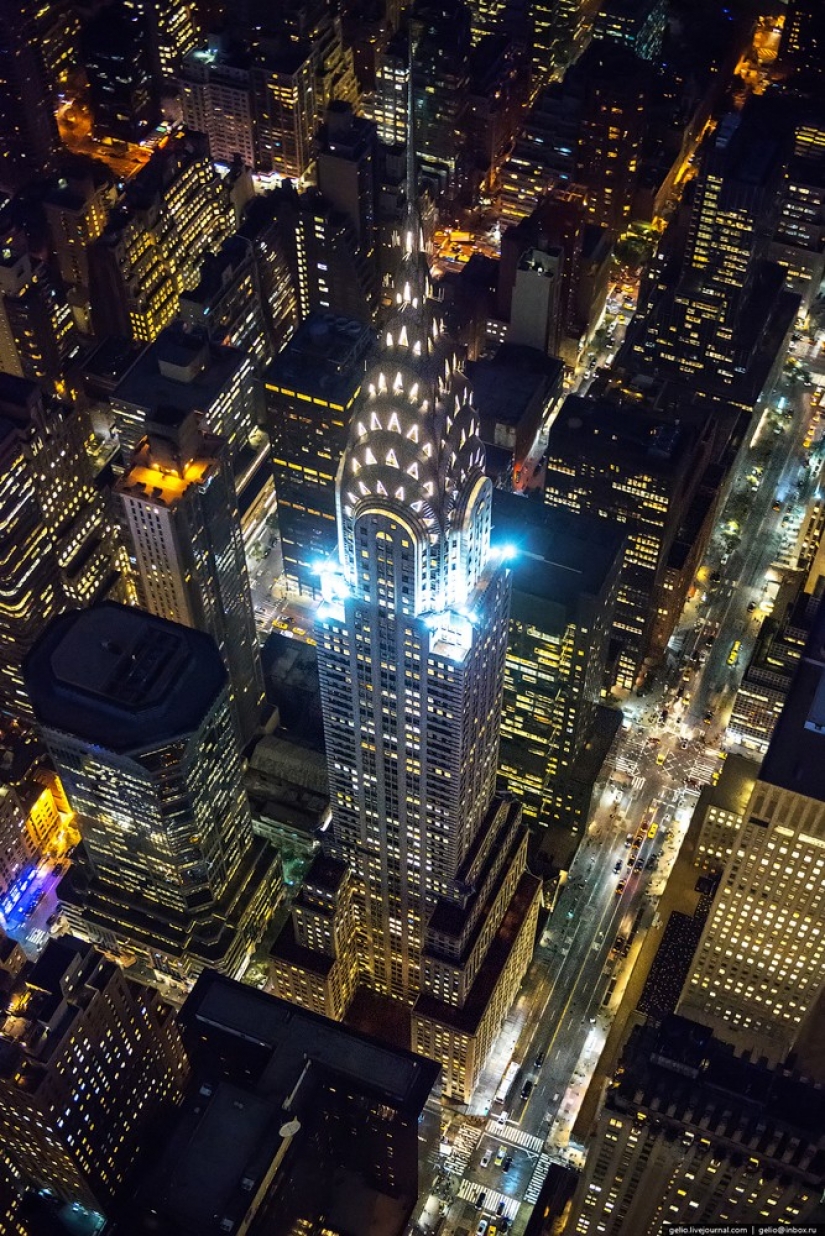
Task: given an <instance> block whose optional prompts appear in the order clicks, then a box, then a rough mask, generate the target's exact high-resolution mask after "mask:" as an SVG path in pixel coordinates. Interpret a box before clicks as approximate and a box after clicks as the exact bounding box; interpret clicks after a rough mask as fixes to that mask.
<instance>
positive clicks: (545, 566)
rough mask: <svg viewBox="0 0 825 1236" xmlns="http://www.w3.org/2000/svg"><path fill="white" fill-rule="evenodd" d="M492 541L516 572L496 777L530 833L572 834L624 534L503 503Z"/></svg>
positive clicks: (579, 811)
mask: <svg viewBox="0 0 825 1236" xmlns="http://www.w3.org/2000/svg"><path fill="white" fill-rule="evenodd" d="M493 532H494V535H495V537H496V540H497V541H498V542H499V543H501V544H506V545H507V546H508V550H509V552H510V553H511V555H512V558H511V563H512V571H513V600H512V604H511V606H510V636H509V640H508V645H507V660H506V664H505V671H504V703H503V708H502V718H501V751H500V754H499V767H500V770H501V772H502V775H503V776H504V777H506V778H507V782H508V785H509V786H510V788H511V789H512V790H513V791H514V792H515V793H516V794H517V795H518V797H519V799H520V800H521V801H522V802H523V803H524V814H525V817H526V818H527V819H528V820H529V821H530V822H531V823H533V824H543V825H549V824H556V825H561V826H563V827H565V828H566V829H567V830H568V831H569V832H571V833H576V832H579V831H581V829H582V826H583V822H584V820H585V819H586V816H587V809H588V807H589V798H590V795H589V794H588V793H587V792H586V790H584V791H583V793H579V794H576V793H574V791H573V785H572V781H571V777H572V774H573V772H574V771H575V770H576V769H577V768H578V766H579V765H580V764H581V763H582V762H583V754H584V748H585V744H586V742H587V741H588V739H589V738H590V737H591V734H592V731H593V727H594V724H595V721H596V713H597V709H598V707H599V701H600V699H601V693H602V686H603V683H604V679H605V673H606V668H607V659H608V645H609V640H610V633H611V629H612V623H613V609H614V606H615V601H616V593H617V589H618V584H619V573H620V569H621V565H622V560H623V556H624V532H623V530H622V529H621V528H611V529H609V531H608V530H607V529H606V528H605V527H604V524H603V522H602V521H600V520H598V519H596V518H593V517H592V516H587V515H580V514H579V515H568V514H567V513H565V512H562V511H558V510H550V509H548V508H547V507H546V506H542V505H541V504H539V503H535V502H531V501H529V500H528V499H526V498H522V497H519V496H516V495H513V494H504V493H496V495H495V500H494V502H493ZM583 780H584V779H582V781H583ZM590 790H591V792H592V782H591V783H590Z"/></svg>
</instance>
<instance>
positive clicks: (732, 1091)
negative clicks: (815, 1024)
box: [564, 1017, 825, 1236]
mask: <svg viewBox="0 0 825 1236" xmlns="http://www.w3.org/2000/svg"><path fill="white" fill-rule="evenodd" d="M823 1119H825V1107H823V1096H822V1089H821V1087H819V1086H816V1085H814V1084H813V1083H812V1082H809V1081H806V1080H802V1079H800V1078H799V1077H797V1076H795V1075H794V1074H791V1073H783V1072H781V1071H775V1070H772V1069H770V1068H768V1067H766V1066H765V1065H764V1064H763V1063H754V1062H751V1061H748V1060H742V1059H739V1058H737V1057H736V1056H734V1055H733V1053H732V1052H731V1051H730V1049H729V1048H726V1046H725V1045H724V1044H723V1043H720V1042H718V1041H717V1040H716V1039H714V1038H713V1037H712V1036H711V1034H710V1032H709V1031H708V1030H706V1029H705V1028H704V1027H703V1026H698V1025H696V1024H694V1023H693V1022H690V1021H688V1020H686V1019H685V1018H682V1017H669V1018H667V1019H666V1020H665V1021H664V1022H663V1023H662V1025H661V1027H658V1026H656V1025H648V1026H637V1027H635V1028H634V1030H633V1031H632V1033H631V1036H630V1040H629V1042H628V1045H627V1047H626V1048H625V1051H624V1055H623V1057H622V1061H621V1065H620V1067H619V1069H618V1070H617V1072H616V1074H615V1076H614V1078H613V1080H612V1082H611V1084H610V1085H609V1086H608V1089H607V1095H606V1099H605V1103H604V1107H603V1109H602V1110H601V1111H600V1113H599V1116H598V1118H597V1123H596V1127H595V1132H594V1136H593V1140H592V1141H591V1144H590V1146H589V1148H588V1153H587V1161H586V1163H585V1167H584V1171H583V1172H582V1175H581V1177H580V1179H579V1185H578V1189H577V1191H576V1194H575V1197H574V1199H573V1204H572V1208H571V1213H570V1215H569V1217H568V1220H567V1223H566V1224H565V1227H564V1231H565V1233H570V1234H571V1236H572V1234H573V1233H576V1236H591V1233H596V1232H599V1233H604V1234H605V1236H619V1233H623V1232H633V1236H655V1234H658V1233H659V1232H661V1231H662V1225H663V1223H672V1224H674V1225H677V1224H683V1223H684V1224H689V1225H691V1226H693V1225H696V1226H698V1227H702V1226H705V1225H715V1224H722V1225H726V1226H727V1225H729V1226H731V1227H735V1226H737V1225H739V1224H743V1225H744V1226H746V1227H747V1226H748V1225H749V1224H753V1222H754V1220H756V1224H757V1226H758V1225H760V1224H762V1223H764V1224H766V1225H768V1226H770V1225H775V1226H776V1227H777V1230H779V1231H781V1230H782V1229H783V1227H786V1226H789V1227H792V1226H793V1225H795V1224H797V1223H799V1224H803V1223H804V1222H805V1219H806V1218H809V1217H811V1216H812V1214H813V1213H814V1212H815V1209H816V1207H817V1205H818V1203H819V1198H820V1195H821V1192H822V1188H821V1185H822V1167H821V1163H822V1153H823V1149H824V1148H825V1147H823V1138H822V1128H823Z"/></svg>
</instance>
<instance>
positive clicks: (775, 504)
mask: <svg viewBox="0 0 825 1236" xmlns="http://www.w3.org/2000/svg"><path fill="white" fill-rule="evenodd" d="M771 510H772V511H781V510H782V503H781V502H772V503H771Z"/></svg>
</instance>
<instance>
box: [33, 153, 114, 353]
mask: <svg viewBox="0 0 825 1236" xmlns="http://www.w3.org/2000/svg"><path fill="white" fill-rule="evenodd" d="M115 196H116V190H115V187H114V182H113V179H112V177H111V175H110V174H109V173H108V171H107V169H104V168H103V165H102V164H100V163H97V164H95V165H94V166H93V167H92V168H90V169H89V170H88V171H86V170H85V169H84V171H83V172H81V173H78V174H75V173H73V172H71V171H68V172H67V173H66V174H65V175H62V176H60V178H59V179H56V180H54V181H53V182H52V185H51V186H50V187H49V189H48V191H47V193H46V195H45V197H44V199H43V209H44V210H45V213H46V225H47V227H48V230H49V239H50V240H51V244H52V248H53V250H54V255H55V259H56V262H57V268H58V270H59V272H60V278H61V280H62V281H63V284H64V286H65V288H66V290H67V292H66V296H67V300H68V303H69V307H70V309H71V311H72V316H73V318H74V322H75V325H76V326H77V327H78V329H80V330H81V331H82V332H83V333H84V334H87V335H89V334H91V331H92V324H91V306H90V303H89V255H88V246H89V245H90V244H92V243H93V242H94V241H95V240H97V238H98V236H100V235H101V233H102V232H103V229H104V228H105V226H106V223H107V221H108V217H109V210H110V209H111V207H112V206H113V205H114V201H115Z"/></svg>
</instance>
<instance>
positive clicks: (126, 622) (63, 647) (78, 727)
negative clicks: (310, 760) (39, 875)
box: [26, 604, 279, 983]
mask: <svg viewBox="0 0 825 1236" xmlns="http://www.w3.org/2000/svg"><path fill="white" fill-rule="evenodd" d="M26 682H27V686H28V689H29V692H30V695H31V697H32V704H33V708H34V712H35V716H36V718H37V721H38V723H39V725H40V729H41V732H42V734H43V737H44V738H45V740H46V743H47V745H48V747H49V751H50V753H51V756H52V759H53V760H54V763H55V765H56V767H57V768H58V770H59V773H60V777H61V780H62V782H63V784H64V786H65V788H66V794H67V796H68V799H69V802H70V803H71V806H72V808H73V810H74V811H75V812H76V814H77V817H78V827H79V829H80V832H81V836H82V840H83V849H84V860H83V862H82V864H80V868H79V869H78V867H77V866H75V867H74V868H73V869H72V871H71V872H70V873H69V875H68V876H67V877H66V878H65V879H64V881H63V883H62V884H61V887H60V890H59V900H60V902H61V905H62V908H63V912H64V913H65V915H66V917H67V919H68V920H69V922H70V924H71V927H72V929H73V931H74V932H75V934H77V935H79V936H81V938H84V939H89V940H92V941H95V942H98V943H101V944H103V945H104V947H105V948H107V949H108V950H109V951H110V952H112V953H114V954H116V955H117V956H119V957H120V958H121V959H123V960H127V961H130V962H131V964H133V965H135V968H136V972H137V973H141V974H142V976H143V977H144V979H145V980H148V981H150V982H165V981H171V982H173V983H175V982H178V983H185V982H187V980H188V979H190V978H191V976H192V975H193V974H195V973H197V972H198V971H199V970H200V969H202V968H203V966H205V965H211V966H214V967H215V968H217V969H221V970H223V971H225V972H228V973H233V974H234V973H236V972H238V970H239V969H240V968H241V967H242V965H243V963H244V960H245V958H246V957H247V955H248V952H249V951H250V950H251V948H252V947H254V944H255V943H256V942H257V940H258V939H259V938H260V934H261V933H262V930H263V926H264V923H265V922H266V920H267V917H268V914H269V912H270V911H271V909H272V907H273V904H274V901H275V900H276V898H277V893H278V880H279V875H278V867H277V860H276V856H275V854H274V851H272V850H271V849H270V847H269V845H268V843H267V842H265V841H263V840H261V839H259V838H255V837H253V835H252V821H251V817H250V812H249V804H248V802H247V799H246V795H245V793H244V790H243V784H242V780H241V760H240V754H239V749H238V742H237V738H236V736H235V732H234V729H233V725H232V714H231V711H230V706H229V693H228V690H227V676H226V669H225V667H224V664H223V662H222V660H221V657H220V654H219V652H218V648H217V646H216V644H215V642H214V640H213V639H212V638H211V637H210V636H208V635H205V634H203V633H202V632H200V631H193V630H189V629H187V628H186V627H183V626H179V625H178V624H177V623H172V622H167V621H166V620H165V619H162V618H156V617H155V616H154V615H151V614H147V613H145V612H143V611H141V610H139V609H135V608H129V607H126V606H121V605H112V604H103V605H97V606H93V607H92V608H91V609H86V610H82V611H80V612H78V613H71V614H66V615H63V616H61V617H59V618H57V619H56V620H55V621H54V622H52V623H51V625H50V626H49V627H48V628H47V630H46V631H45V632H44V634H43V636H42V638H41V639H40V640H39V642H38V644H37V645H36V647H35V648H34V649H33V650H32V652H31V654H30V655H29V657H28V660H27V663H26Z"/></svg>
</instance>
